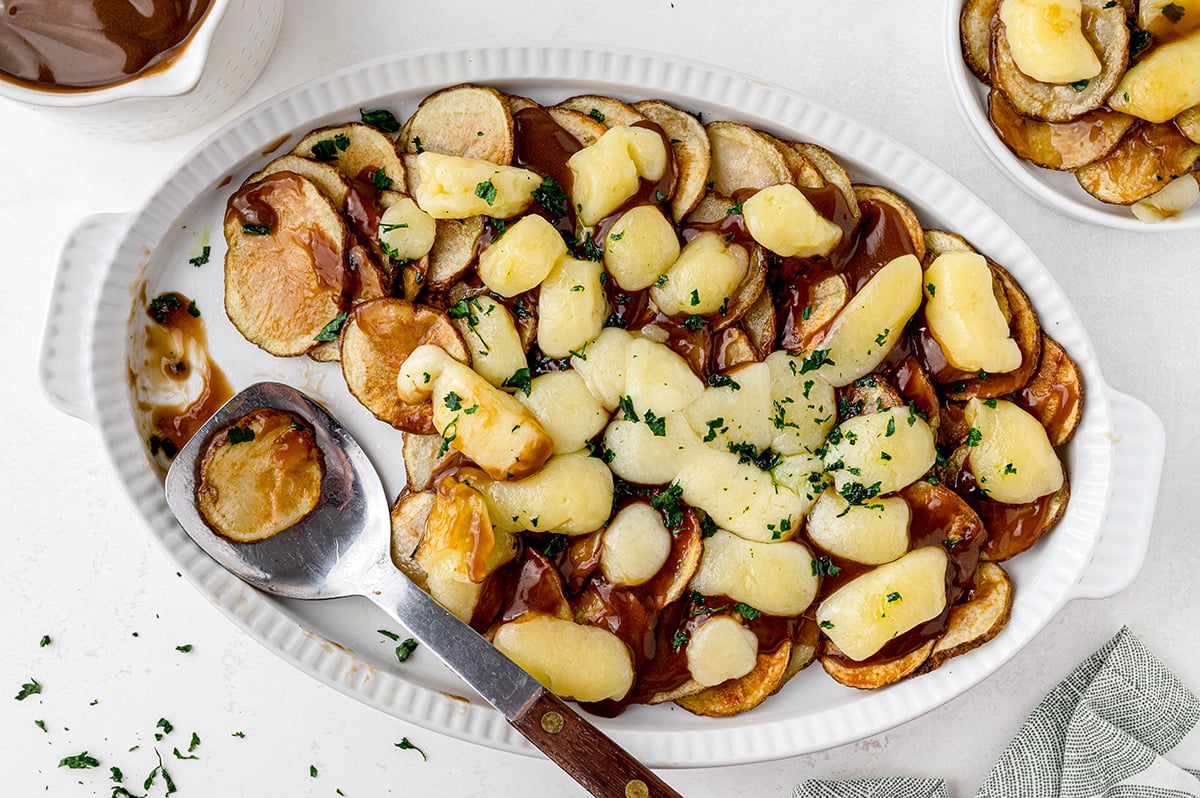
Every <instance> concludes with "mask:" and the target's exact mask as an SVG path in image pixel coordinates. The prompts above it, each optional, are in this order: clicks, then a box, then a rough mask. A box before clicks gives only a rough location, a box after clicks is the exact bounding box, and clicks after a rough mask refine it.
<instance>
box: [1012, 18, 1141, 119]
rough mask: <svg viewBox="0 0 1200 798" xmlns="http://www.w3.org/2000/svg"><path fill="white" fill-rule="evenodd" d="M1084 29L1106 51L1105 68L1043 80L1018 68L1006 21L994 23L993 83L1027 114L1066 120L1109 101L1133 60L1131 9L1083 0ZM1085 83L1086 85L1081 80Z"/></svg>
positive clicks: (1102, 52)
mask: <svg viewBox="0 0 1200 798" xmlns="http://www.w3.org/2000/svg"><path fill="white" fill-rule="evenodd" d="M1082 22H1083V35H1084V38H1086V39H1087V40H1088V42H1089V43H1090V44H1091V45H1092V49H1093V50H1095V51H1096V54H1097V55H1098V56H1100V64H1101V68H1100V74H1099V75H1097V76H1096V77H1094V78H1092V79H1090V80H1088V81H1080V82H1079V83H1071V84H1055V83H1042V82H1041V81H1037V80H1034V79H1033V78H1031V77H1029V76H1028V75H1026V74H1024V73H1023V72H1021V70H1020V69H1018V68H1017V64H1016V62H1015V61H1014V60H1013V57H1012V51H1011V50H1009V47H1008V40H1007V39H1006V38H1005V36H1004V23H1002V22H1001V21H1000V18H999V16H997V17H996V18H995V19H994V20H993V23H992V47H991V65H990V66H991V69H990V74H991V79H992V83H993V84H994V85H995V86H996V88H998V89H999V90H1000V91H1002V92H1004V95H1005V96H1006V97H1007V98H1008V99H1009V101H1010V102H1011V103H1012V105H1013V107H1014V108H1016V109H1017V111H1019V112H1020V113H1022V114H1024V115H1025V116H1032V117H1034V118H1035V119H1044V120H1046V121H1047V122H1066V121H1067V120H1069V119H1074V118H1076V117H1078V116H1080V115H1082V114H1085V113H1087V112H1088V111H1093V110H1095V109H1097V108H1099V107H1100V106H1101V105H1103V104H1104V101H1105V100H1106V99H1108V95H1109V94H1111V93H1112V90H1113V89H1114V88H1116V85H1117V84H1118V83H1119V82H1120V81H1121V76H1122V75H1124V74H1125V67H1126V65H1127V64H1128V62H1129V28H1127V27H1126V26H1125V10H1124V9H1123V8H1121V7H1120V6H1119V5H1118V4H1116V3H1110V2H1108V0H1083V18H1082ZM1081 84H1082V85H1081Z"/></svg>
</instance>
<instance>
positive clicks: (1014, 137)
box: [988, 89, 1137, 171]
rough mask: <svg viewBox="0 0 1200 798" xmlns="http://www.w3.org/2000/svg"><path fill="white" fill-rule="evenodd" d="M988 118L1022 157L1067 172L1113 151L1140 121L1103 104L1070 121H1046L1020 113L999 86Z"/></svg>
mask: <svg viewBox="0 0 1200 798" xmlns="http://www.w3.org/2000/svg"><path fill="white" fill-rule="evenodd" d="M988 120H989V121H990V122H991V123H992V129H993V130H995V131H996V135H998V136H999V137H1000V140H1001V141H1003V142H1004V143H1005V145H1007V146H1008V148H1009V149H1010V150H1012V151H1013V154H1015V155H1016V156H1017V157H1018V158H1024V159H1026V160H1028V161H1032V162H1033V163H1035V164H1037V165H1038V166H1041V167H1044V168H1046V169H1059V170H1063V171H1074V170H1075V169H1078V168H1079V167H1081V166H1085V165H1087V164H1089V163H1091V162H1092V161H1095V160H1098V159H1100V158H1103V157H1104V156H1105V155H1107V154H1108V153H1110V152H1112V150H1113V148H1114V147H1116V146H1117V142H1119V141H1120V140H1121V137H1122V136H1124V135H1125V132H1126V131H1127V130H1129V128H1130V127H1131V126H1132V125H1133V123H1134V122H1135V121H1137V120H1135V119H1134V118H1133V117H1132V116H1129V115H1128V114H1122V113H1118V112H1117V111H1113V110H1112V109H1110V108H1103V107H1101V108H1097V109H1095V110H1093V111H1088V112H1087V113H1085V114H1082V115H1081V116H1079V117H1076V118H1075V119H1072V120H1070V121H1069V122H1043V121H1042V120H1040V119H1031V118H1029V117H1027V116H1022V115H1021V114H1019V113H1017V109H1015V108H1013V107H1012V103H1010V102H1009V101H1008V99H1007V98H1006V97H1005V96H1004V93H1003V92H1001V91H997V90H995V89H993V90H992V91H991V92H990V93H989V94H988Z"/></svg>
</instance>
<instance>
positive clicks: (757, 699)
mask: <svg viewBox="0 0 1200 798" xmlns="http://www.w3.org/2000/svg"><path fill="white" fill-rule="evenodd" d="M791 655H792V643H791V641H790V640H787V641H784V642H783V643H782V644H781V645H780V646H779V647H778V648H776V649H775V650H774V651H766V652H763V651H760V652H759V653H758V655H757V657H756V658H755V662H754V669H753V670H751V671H750V672H749V673H747V674H746V675H745V676H742V677H741V678H738V679H729V680H728V681H725V682H722V683H721V684H718V685H716V686H715V687H709V688H708V689H706V690H701V691H700V692H698V693H693V694H691V695H687V696H683V697H681V698H677V699H675V703H676V704H678V705H679V706H681V707H683V708H684V709H686V710H687V711H688V712H691V713H693V714H696V715H703V716H705V717H710V718H728V717H732V716H733V715H738V714H740V713H742V712H746V711H747V710H750V709H754V708H755V707H756V706H758V705H759V704H761V703H762V702H763V701H765V700H766V699H767V697H768V696H770V695H771V694H772V693H774V692H775V691H776V690H778V689H779V688H780V687H782V686H783V682H784V675H785V674H786V673H787V669H788V661H789V660H790V659H791Z"/></svg>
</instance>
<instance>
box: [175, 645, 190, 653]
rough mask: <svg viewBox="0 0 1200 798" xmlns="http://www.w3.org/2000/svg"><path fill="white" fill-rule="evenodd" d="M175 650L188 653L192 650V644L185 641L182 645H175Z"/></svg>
mask: <svg viewBox="0 0 1200 798" xmlns="http://www.w3.org/2000/svg"><path fill="white" fill-rule="evenodd" d="M175 650H176V651H180V652H182V653H184V654H187V653H189V652H190V651H191V650H192V644H191V643H184V644H183V645H182V646H175Z"/></svg>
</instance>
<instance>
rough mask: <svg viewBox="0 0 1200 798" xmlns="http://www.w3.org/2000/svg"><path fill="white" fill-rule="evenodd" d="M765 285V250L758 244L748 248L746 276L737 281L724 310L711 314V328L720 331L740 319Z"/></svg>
mask: <svg viewBox="0 0 1200 798" xmlns="http://www.w3.org/2000/svg"><path fill="white" fill-rule="evenodd" d="M766 285H767V251H766V250H765V249H764V248H763V247H760V246H757V245H756V246H754V247H751V249H750V268H749V269H748V270H747V272H746V276H745V277H744V278H743V279H742V281H741V282H740V283H738V287H737V288H736V289H734V291H733V293H732V294H731V295H730V297H729V303H728V304H727V305H726V306H725V309H724V312H721V311H718V312H717V313H716V314H715V315H714V316H712V317H711V318H712V329H713V331H714V332H720V331H721V330H724V329H725V328H726V327H731V326H733V325H734V324H737V323H738V322H739V321H741V320H742V317H743V316H745V315H746V311H748V310H750V306H751V305H753V304H754V303H755V301H756V300H757V299H758V297H759V295H760V294H762V293H763V291H764V290H765V288H766Z"/></svg>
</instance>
